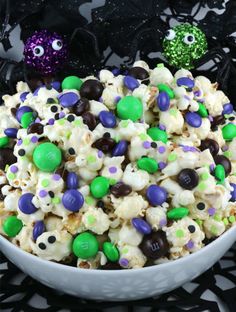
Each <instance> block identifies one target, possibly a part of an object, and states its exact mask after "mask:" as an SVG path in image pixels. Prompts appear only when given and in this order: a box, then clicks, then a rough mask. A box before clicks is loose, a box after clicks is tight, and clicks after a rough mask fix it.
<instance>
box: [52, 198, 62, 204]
mask: <svg viewBox="0 0 236 312" xmlns="http://www.w3.org/2000/svg"><path fill="white" fill-rule="evenodd" d="M60 202H61V199H60V197H54V198H53V199H52V203H53V204H60Z"/></svg>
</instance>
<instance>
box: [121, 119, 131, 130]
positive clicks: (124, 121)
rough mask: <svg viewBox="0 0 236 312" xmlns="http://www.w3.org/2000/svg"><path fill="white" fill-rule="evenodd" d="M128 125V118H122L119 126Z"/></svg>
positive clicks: (125, 126)
mask: <svg viewBox="0 0 236 312" xmlns="http://www.w3.org/2000/svg"><path fill="white" fill-rule="evenodd" d="M128 125H129V121H128V120H122V121H121V122H120V126H121V127H122V128H127V127H128Z"/></svg>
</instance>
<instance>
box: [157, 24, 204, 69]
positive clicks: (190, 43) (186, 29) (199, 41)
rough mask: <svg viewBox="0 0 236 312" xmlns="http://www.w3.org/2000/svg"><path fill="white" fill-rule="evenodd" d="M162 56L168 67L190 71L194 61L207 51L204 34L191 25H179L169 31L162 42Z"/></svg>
mask: <svg viewBox="0 0 236 312" xmlns="http://www.w3.org/2000/svg"><path fill="white" fill-rule="evenodd" d="M163 50H164V55H165V57H166V59H167V61H168V62H169V64H170V65H172V66H174V67H177V68H185V69H192V68H194V65H193V64H194V61H196V60H198V59H199V58H201V57H202V56H203V55H204V54H205V53H206V51H207V40H206V36H205V34H204V33H203V32H202V31H201V30H200V29H199V28H197V27H196V26H193V25H191V24H188V23H186V24H180V25H177V26H175V27H173V28H172V29H169V30H168V31H167V33H166V36H165V38H164V40H163Z"/></svg>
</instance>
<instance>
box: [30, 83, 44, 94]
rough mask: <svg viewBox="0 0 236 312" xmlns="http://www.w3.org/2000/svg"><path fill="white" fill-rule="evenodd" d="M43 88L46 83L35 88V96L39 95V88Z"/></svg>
mask: <svg viewBox="0 0 236 312" xmlns="http://www.w3.org/2000/svg"><path fill="white" fill-rule="evenodd" d="M41 88H45V86H44V85H41V86H39V87H38V88H37V89H35V90H34V93H33V96H38V93H39V90H40V89H41Z"/></svg>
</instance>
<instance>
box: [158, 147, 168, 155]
mask: <svg viewBox="0 0 236 312" xmlns="http://www.w3.org/2000/svg"><path fill="white" fill-rule="evenodd" d="M158 151H159V153H160V154H163V153H165V151H166V148H165V146H160V147H158Z"/></svg>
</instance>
